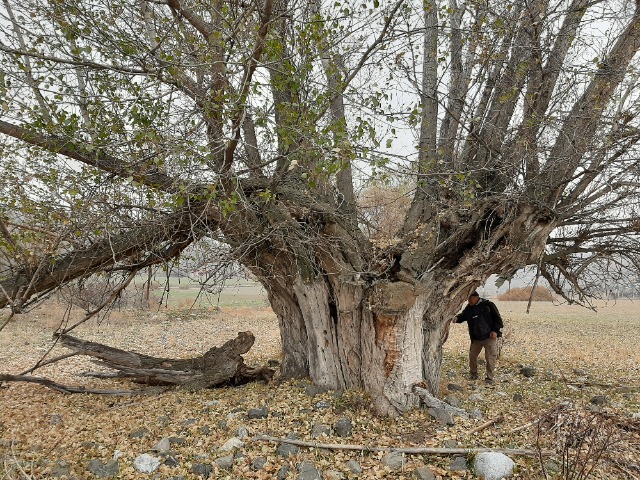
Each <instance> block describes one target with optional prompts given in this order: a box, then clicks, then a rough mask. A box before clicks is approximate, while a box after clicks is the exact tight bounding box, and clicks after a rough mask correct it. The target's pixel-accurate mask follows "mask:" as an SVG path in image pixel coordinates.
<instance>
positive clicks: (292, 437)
mask: <svg viewBox="0 0 640 480" xmlns="http://www.w3.org/2000/svg"><path fill="white" fill-rule="evenodd" d="M286 438H288V439H289V440H300V435H299V434H297V433H295V432H291V433H287V437H286Z"/></svg>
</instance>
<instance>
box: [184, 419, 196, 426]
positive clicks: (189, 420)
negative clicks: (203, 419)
mask: <svg viewBox="0 0 640 480" xmlns="http://www.w3.org/2000/svg"><path fill="white" fill-rule="evenodd" d="M198 421H199V419H198V418H187V419H186V420H185V421H184V422H182V426H183V427H189V426H191V425H194V424H196V423H198Z"/></svg>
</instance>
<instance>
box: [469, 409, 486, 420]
mask: <svg viewBox="0 0 640 480" xmlns="http://www.w3.org/2000/svg"><path fill="white" fill-rule="evenodd" d="M469 416H470V417H471V418H473V419H474V420H482V417H483V415H482V410H480V409H479V408H474V409H473V410H471V411H470V412H469Z"/></svg>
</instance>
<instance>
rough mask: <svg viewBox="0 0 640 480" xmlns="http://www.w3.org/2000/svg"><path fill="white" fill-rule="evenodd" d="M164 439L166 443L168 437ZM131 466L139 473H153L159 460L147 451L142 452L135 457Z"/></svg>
mask: <svg viewBox="0 0 640 480" xmlns="http://www.w3.org/2000/svg"><path fill="white" fill-rule="evenodd" d="M166 440H167V443H168V439H166ZM133 466H134V467H135V469H136V470H137V471H138V472H140V473H153V472H155V471H156V470H157V469H158V467H159V466H160V460H159V459H157V458H156V457H154V456H151V455H149V454H148V453H143V454H142V455H138V456H137V457H136V458H135V460H134V461H133Z"/></svg>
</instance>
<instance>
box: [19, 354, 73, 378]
mask: <svg viewBox="0 0 640 480" xmlns="http://www.w3.org/2000/svg"><path fill="white" fill-rule="evenodd" d="M47 353H48V352H47ZM76 355H78V352H71V353H66V354H64V355H58V356H57V357H54V358H51V359H49V360H46V361H42V362H38V363H36V364H35V365H34V366H33V367H31V368H29V369H28V370H25V371H24V372H20V373H19V374H18V376H20V377H21V376H23V375H28V374H29V373H33V372H34V371H36V370H37V369H38V368H41V367H44V366H45V365H51V364H52V363H55V362H59V361H60V360H64V359H65V358H69V357H75V356H76Z"/></svg>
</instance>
